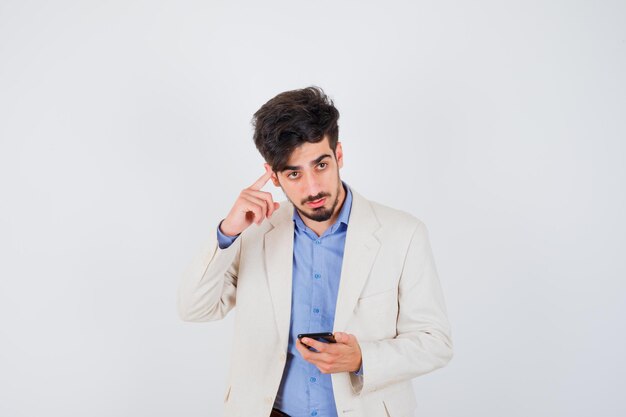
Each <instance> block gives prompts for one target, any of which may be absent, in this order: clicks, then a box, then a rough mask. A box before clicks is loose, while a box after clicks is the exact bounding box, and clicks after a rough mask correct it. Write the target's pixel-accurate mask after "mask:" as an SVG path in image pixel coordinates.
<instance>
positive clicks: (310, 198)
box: [302, 193, 330, 204]
mask: <svg viewBox="0 0 626 417" xmlns="http://www.w3.org/2000/svg"><path fill="white" fill-rule="evenodd" d="M324 197H330V194H328V193H319V194H318V195H314V196H312V197H307V199H306V200H304V201H303V202H302V204H305V203H309V202H313V201H317V200H319V199H320V198H324Z"/></svg>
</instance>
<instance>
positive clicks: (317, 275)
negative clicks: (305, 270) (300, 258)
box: [313, 274, 322, 279]
mask: <svg viewBox="0 0 626 417" xmlns="http://www.w3.org/2000/svg"><path fill="white" fill-rule="evenodd" d="M313 276H314V277H315V279H320V278H321V277H322V276H321V275H320V274H315V275H313Z"/></svg>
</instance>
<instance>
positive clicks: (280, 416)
mask: <svg viewBox="0 0 626 417" xmlns="http://www.w3.org/2000/svg"><path fill="white" fill-rule="evenodd" d="M270 417H289V414H285V413H283V412H282V411H280V410H278V409H276V408H272V414H270Z"/></svg>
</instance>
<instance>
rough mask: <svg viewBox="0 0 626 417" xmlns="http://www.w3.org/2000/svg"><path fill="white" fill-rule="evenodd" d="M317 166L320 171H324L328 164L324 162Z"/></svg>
mask: <svg viewBox="0 0 626 417" xmlns="http://www.w3.org/2000/svg"><path fill="white" fill-rule="evenodd" d="M317 166H318V167H320V169H324V168H326V167H327V166H328V164H327V163H326V162H320V163H319V164H318V165H317Z"/></svg>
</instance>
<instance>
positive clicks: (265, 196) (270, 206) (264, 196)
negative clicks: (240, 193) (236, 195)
mask: <svg viewBox="0 0 626 417" xmlns="http://www.w3.org/2000/svg"><path fill="white" fill-rule="evenodd" d="M246 193H247V194H248V195H252V196H254V197H256V198H258V199H260V200H263V201H264V202H265V204H266V208H267V217H270V216H271V215H272V213H273V212H274V210H275V206H274V199H273V198H272V194H271V193H266V192H265V191H256V190H246Z"/></svg>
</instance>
